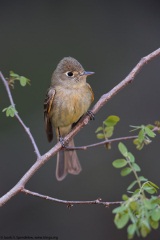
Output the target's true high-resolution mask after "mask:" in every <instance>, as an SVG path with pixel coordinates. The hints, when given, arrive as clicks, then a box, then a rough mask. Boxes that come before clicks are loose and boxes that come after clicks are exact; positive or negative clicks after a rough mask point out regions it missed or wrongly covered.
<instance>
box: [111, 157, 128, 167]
mask: <svg viewBox="0 0 160 240" xmlns="http://www.w3.org/2000/svg"><path fill="white" fill-rule="evenodd" d="M112 165H113V166H114V167H115V168H122V167H124V166H126V165H127V161H126V160H125V159H117V160H115V161H113V163H112Z"/></svg>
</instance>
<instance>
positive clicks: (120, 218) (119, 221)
mask: <svg viewBox="0 0 160 240" xmlns="http://www.w3.org/2000/svg"><path fill="white" fill-rule="evenodd" d="M128 221H129V214H128V213H124V214H123V215H120V214H117V215H116V216H115V219H114V222H115V224H116V226H117V228H118V229H121V228H123V227H124V226H125V225H126V224H127V223H128Z"/></svg>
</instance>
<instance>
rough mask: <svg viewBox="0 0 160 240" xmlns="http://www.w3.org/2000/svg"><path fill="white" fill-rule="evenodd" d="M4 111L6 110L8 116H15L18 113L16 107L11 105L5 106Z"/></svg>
mask: <svg viewBox="0 0 160 240" xmlns="http://www.w3.org/2000/svg"><path fill="white" fill-rule="evenodd" d="M2 112H6V116H7V117H14V115H15V114H16V113H17V110H16V109H15V107H13V106H12V105H10V106H9V107H7V108H4V109H3V110H2Z"/></svg>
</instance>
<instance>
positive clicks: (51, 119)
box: [44, 57, 94, 181]
mask: <svg viewBox="0 0 160 240" xmlns="http://www.w3.org/2000/svg"><path fill="white" fill-rule="evenodd" d="M92 74H94V72H88V71H85V70H84V68H83V67H82V65H81V64H80V63H79V62H78V61H77V60H76V59H75V58H73V57H64V58H63V59H62V60H61V61H60V62H59V63H58V65H57V67H56V69H55V71H54V72H53V74H52V78H51V85H50V87H49V89H48V91H47V94H46V98H45V101H44V122H45V130H46V134H47V138H48V141H49V142H51V141H52V139H53V128H54V129H55V132H56V136H57V140H58V141H61V142H63V138H64V137H65V136H66V135H67V134H68V133H69V132H70V131H71V129H72V127H73V125H75V124H76V123H77V122H78V121H79V119H80V118H81V117H82V116H83V115H84V114H85V113H87V111H88V109H89V107H90V105H91V103H92V102H93V100H94V93H93V91H92V88H91V86H90V85H89V84H88V83H87V82H86V78H87V76H89V75H92ZM62 144H63V143H62ZM67 147H74V140H73V138H72V139H71V140H70V141H69V142H68V145H67ZM81 170H82V168H81V164H80V162H79V159H78V156H77V153H76V151H75V150H72V151H65V148H64V149H61V150H60V151H59V152H58V153H57V166H56V179H57V180H58V181H61V180H63V179H64V178H65V177H66V176H67V174H68V173H70V174H74V175H77V174H79V173H80V171H81Z"/></svg>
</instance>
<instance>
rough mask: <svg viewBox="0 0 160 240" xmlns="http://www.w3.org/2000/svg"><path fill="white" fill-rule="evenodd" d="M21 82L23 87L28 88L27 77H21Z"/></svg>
mask: <svg viewBox="0 0 160 240" xmlns="http://www.w3.org/2000/svg"><path fill="white" fill-rule="evenodd" d="M19 80H20V84H21V86H22V87H24V86H26V83H27V79H26V78H25V77H23V76H21V77H20V78H19Z"/></svg>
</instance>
